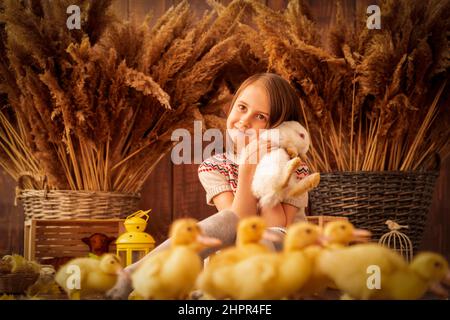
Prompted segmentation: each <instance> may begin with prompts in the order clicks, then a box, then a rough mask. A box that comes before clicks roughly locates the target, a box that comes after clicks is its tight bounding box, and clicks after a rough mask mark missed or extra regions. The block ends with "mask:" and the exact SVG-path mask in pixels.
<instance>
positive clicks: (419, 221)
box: [309, 171, 439, 250]
mask: <svg viewBox="0 0 450 320" xmlns="http://www.w3.org/2000/svg"><path fill="white" fill-rule="evenodd" d="M438 174H439V172H437V171H432V172H336V173H323V174H321V175H320V184H319V186H318V187H317V188H316V189H314V190H312V191H311V192H310V193H309V196H310V203H311V212H312V214H313V215H338V216H345V217H347V218H348V219H349V220H350V222H352V223H353V224H355V225H356V226H357V227H359V228H365V229H368V230H370V231H371V232H373V239H374V240H377V241H378V239H379V238H380V237H381V236H382V235H383V234H384V233H386V225H385V222H386V220H388V219H391V220H394V221H396V222H398V223H399V224H402V225H408V227H409V228H408V229H405V234H406V235H407V236H408V237H409V238H410V239H411V241H412V243H413V247H414V249H415V250H417V249H418V248H419V246H420V242H421V240H422V234H423V231H424V229H425V223H426V220H427V214H428V211H429V208H430V204H431V201H432V199H433V191H434V186H435V182H436V179H437V176H438Z"/></svg>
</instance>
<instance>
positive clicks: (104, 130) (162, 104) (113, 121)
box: [0, 0, 253, 192]
mask: <svg viewBox="0 0 450 320" xmlns="http://www.w3.org/2000/svg"><path fill="white" fill-rule="evenodd" d="M50 2H51V1H50V0H36V1H32V2H31V3H30V4H24V3H22V2H16V1H12V0H6V1H5V3H4V12H2V14H1V15H0V21H2V22H3V23H4V24H6V34H4V35H5V37H3V36H2V39H3V42H2V45H4V47H1V48H0V49H2V48H4V49H2V50H4V51H5V52H6V57H7V59H6V61H5V62H3V61H2V64H1V65H0V77H1V78H2V86H1V87H0V92H2V93H4V94H6V95H7V97H8V102H9V104H10V106H11V107H12V110H13V111H14V112H15V114H16V117H17V122H14V121H12V120H11V119H9V118H7V117H6V116H2V118H1V120H2V122H1V124H0V128H2V130H8V137H9V138H8V139H6V140H7V141H9V140H11V139H12V138H10V137H12V135H13V134H14V133H16V134H15V136H14V137H15V138H14V139H16V140H15V144H13V145H12V146H9V145H8V148H9V149H7V148H3V145H2V148H1V149H2V153H0V159H2V160H1V161H2V162H0V163H1V164H2V165H3V167H6V168H7V169H8V172H9V173H10V174H11V175H12V176H13V177H15V178H16V179H17V178H18V176H19V175H20V172H21V171H23V170H27V171H30V170H33V171H35V172H34V173H35V174H45V175H46V176H47V177H48V184H49V186H50V187H51V188H54V189H73V190H101V191H122V192H138V191H139V190H140V189H141V187H142V185H143V183H144V181H145V180H146V179H147V177H148V176H149V174H150V173H151V172H152V170H153V168H154V167H155V166H156V164H157V163H158V161H159V160H160V159H161V158H162V157H163V156H164V154H165V153H166V152H168V151H169V150H170V149H171V147H172V146H173V144H174V142H173V141H171V135H172V132H173V131H174V130H175V129H177V128H187V129H189V130H193V127H194V126H193V121H194V120H199V121H202V122H203V124H204V126H203V128H205V129H206V128H208V126H215V127H216V126H218V125H220V124H223V123H224V120H223V118H222V117H221V116H222V115H223V107H224V105H226V104H227V103H228V102H229V100H230V98H231V93H230V92H234V90H235V89H236V88H235V87H234V86H235V82H233V81H232V80H231V79H232V75H231V74H230V73H229V72H227V67H228V66H232V67H233V68H234V70H237V71H238V72H239V73H242V74H245V73H246V72H248V73H249V74H247V75H246V76H248V75H250V73H251V72H253V70H251V69H248V68H247V69H245V68H244V66H246V63H245V61H240V60H239V59H241V60H242V53H241V51H242V50H243V49H242V45H241V44H240V39H239V37H238V36H237V35H236V32H235V31H236V28H237V27H238V25H239V22H240V19H242V15H243V12H245V9H246V7H247V6H248V5H247V4H245V3H244V2H243V1H233V2H232V3H231V4H230V5H228V6H227V7H220V8H219V7H217V8H216V9H217V11H211V12H206V13H205V15H204V16H203V17H202V18H201V19H196V18H195V16H194V14H193V12H192V10H191V8H190V6H189V4H188V2H187V1H182V2H181V3H180V4H178V5H177V6H174V7H172V8H170V9H169V10H168V11H167V12H166V13H165V14H164V15H163V16H162V17H161V18H160V19H159V20H158V21H157V22H156V24H155V25H154V26H153V27H150V26H149V25H148V23H147V21H146V22H145V23H144V24H142V25H137V24H136V23H134V22H119V21H117V20H116V19H115V18H114V16H113V15H111V14H110V13H109V11H108V10H107V9H108V8H109V5H110V1H98V2H97V1H96V3H95V5H94V4H92V3H91V2H90V1H82V0H79V1H75V2H76V3H71V4H77V5H79V6H80V7H82V8H83V10H82V12H86V14H85V16H84V17H83V23H82V25H83V28H82V30H79V31H75V32H74V31H68V30H64V29H63V30H61V28H60V27H58V28H57V27H56V25H58V24H57V23H56V22H60V21H61V19H62V17H66V13H65V11H62V9H63V8H67V6H66V5H68V2H67V1H61V2H58V5H56V6H51V5H50ZM71 2H73V1H71ZM42 17H45V19H42ZM64 21H65V20H64ZM95 21H97V22H95ZM36 26H37V28H36ZM31 29H33V30H31ZM25 38H27V39H25ZM31 38H32V39H31ZM24 40H27V41H25V42H24ZM3 120H5V121H3ZM5 132H6V131H5ZM5 150H6V151H8V152H5ZM12 150H14V151H12ZM25 153H26V157H25V158H26V159H30V163H29V164H27V165H24V164H22V163H19V164H20V166H19V165H16V164H12V163H11V162H10V160H11V159H13V158H20V157H21V156H22V155H24V154H25ZM28 156H30V157H28Z"/></svg>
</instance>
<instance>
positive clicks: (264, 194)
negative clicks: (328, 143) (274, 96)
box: [252, 121, 320, 207]
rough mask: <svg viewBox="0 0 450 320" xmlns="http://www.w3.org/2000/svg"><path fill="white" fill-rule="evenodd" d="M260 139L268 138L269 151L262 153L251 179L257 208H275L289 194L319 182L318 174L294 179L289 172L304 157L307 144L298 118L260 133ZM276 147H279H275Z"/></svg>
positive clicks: (298, 192) (301, 192)
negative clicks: (270, 146)
mask: <svg viewBox="0 0 450 320" xmlns="http://www.w3.org/2000/svg"><path fill="white" fill-rule="evenodd" d="M260 139H263V140H270V141H271V144H272V151H271V152H269V153H267V154H266V155H264V156H263V157H262V158H261V160H260V162H259V163H258V166H257V167H256V171H255V175H254V178H253V181H252V192H253V194H254V195H255V197H257V198H258V199H259V206H260V207H266V206H267V207H274V206H275V205H277V204H278V203H280V202H281V201H282V200H283V199H285V198H286V197H289V196H300V195H301V194H303V193H304V192H307V191H308V190H310V189H312V188H314V187H316V186H317V184H318V183H319V181H320V175H319V174H318V173H316V174H313V175H310V176H308V177H306V178H304V179H302V180H300V181H297V179H296V177H295V175H293V174H292V173H294V172H295V170H296V169H297V168H298V166H299V165H300V163H301V160H300V158H299V157H298V156H300V157H301V158H303V159H305V157H306V152H308V149H309V145H310V137H309V134H308V131H306V129H305V128H304V127H303V126H302V125H301V124H300V123H298V122H297V121H286V122H283V123H282V124H281V125H279V126H278V127H276V128H274V129H270V130H267V131H265V132H263V133H262V134H261V136H260ZM277 147H278V148H277Z"/></svg>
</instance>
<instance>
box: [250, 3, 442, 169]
mask: <svg viewBox="0 0 450 320" xmlns="http://www.w3.org/2000/svg"><path fill="white" fill-rule="evenodd" d="M250 3H251V5H252V10H253V12H254V16H253V20H252V22H253V24H254V25H255V28H256V30H257V31H256V32H257V33H258V34H259V39H260V43H261V45H262V46H263V47H264V50H265V52H266V53H267V56H268V70H270V71H272V72H276V73H278V74H280V75H282V76H283V77H284V78H286V79H287V80H289V81H290V82H291V84H292V85H293V86H294V87H295V89H296V90H297V92H298V95H299V97H300V98H301V108H302V113H303V116H304V121H305V125H306V127H307V128H308V130H309V131H310V133H311V136H312V139H313V140H312V148H311V149H310V163H309V165H310V166H311V168H312V169H313V170H314V171H321V172H330V171H360V170H363V171H383V170H394V171H395V170H402V171H406V170H431V169H434V168H436V165H437V163H436V158H437V156H439V157H440V158H441V159H442V160H443V159H445V158H446V157H447V156H448V155H449V149H450V143H449V138H450V131H449V130H448V128H449V124H450V123H449V118H450V112H449V109H448V91H449V90H448V85H449V84H448V81H447V79H448V71H449V66H450V60H449V52H450V51H449V41H448V32H449V30H450V28H449V27H450V1H448V0H446V1H418V0H414V1H406V0H395V1H394V0H383V1H381V3H380V7H381V14H382V17H381V20H382V21H383V25H382V29H380V30H368V29H367V27H366V21H365V19H364V21H363V20H361V21H358V24H357V26H356V27H355V28H352V26H351V25H349V24H348V23H346V21H344V19H343V12H342V7H341V5H340V2H339V1H338V2H336V4H337V16H336V19H335V24H334V26H333V27H332V28H331V29H330V30H329V31H328V34H327V35H326V37H327V38H328V39H327V40H328V45H327V46H326V45H325V44H323V43H322V42H321V37H320V36H319V34H320V29H319V28H318V27H317V26H316V25H315V23H314V21H313V18H312V16H311V14H310V12H309V10H308V8H307V6H306V4H305V2H304V1H301V0H292V1H289V4H288V6H287V8H286V9H285V10H284V11H282V12H275V11H273V10H271V9H269V8H268V7H266V6H265V5H262V4H261V3H260V2H259V1H253V0H251V1H250ZM358 16H360V17H364V18H365V17H366V14H365V13H361V14H359V15H358ZM247 28H250V24H249V25H248V26H247ZM246 40H247V42H248V43H249V44H250V43H251V44H252V45H253V46H254V45H255V44H254V42H255V38H251V37H248V38H246ZM322 40H324V38H322ZM261 63H262V64H264V62H263V61H262V60H261Z"/></svg>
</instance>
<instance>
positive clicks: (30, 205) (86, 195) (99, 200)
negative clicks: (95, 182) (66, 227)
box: [17, 190, 140, 220]
mask: <svg viewBox="0 0 450 320" xmlns="http://www.w3.org/2000/svg"><path fill="white" fill-rule="evenodd" d="M17 199H18V200H20V201H21V202H22V204H23V208H24V212H25V219H26V220H29V219H32V218H33V219H46V220H61V219H113V218H118V219H121V218H125V217H127V216H128V215H129V214H131V213H133V212H135V211H136V210H137V209H138V203H139V200H140V194H139V193H121V192H99V191H74V190H50V191H47V190H19V192H18V194H17Z"/></svg>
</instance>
